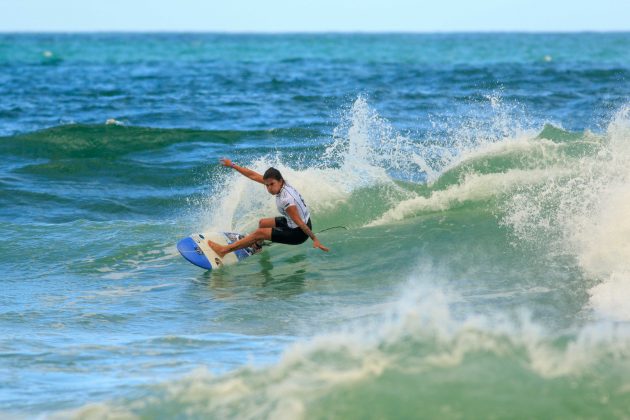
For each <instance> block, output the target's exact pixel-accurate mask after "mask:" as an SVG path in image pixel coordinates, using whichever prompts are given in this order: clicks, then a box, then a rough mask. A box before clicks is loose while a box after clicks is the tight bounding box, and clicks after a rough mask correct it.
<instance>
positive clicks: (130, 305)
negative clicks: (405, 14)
mask: <svg viewBox="0 0 630 420" xmlns="http://www.w3.org/2000/svg"><path fill="white" fill-rule="evenodd" d="M223 156H225V157H230V158H232V159H233V160H234V161H235V162H236V163H238V164H240V165H243V166H247V167H250V168H252V169H255V170H257V171H260V172H262V171H264V170H265V169H266V168H268V167H269V166H274V167H277V168H278V169H280V170H281V172H282V173H283V175H284V176H285V178H286V179H287V180H288V181H289V182H290V183H291V184H293V185H294V186H295V187H296V188H297V189H298V190H299V191H300V192H301V193H302V195H303V197H304V198H305V200H306V202H307V203H308V204H309V206H310V208H311V212H312V221H313V230H314V231H315V232H319V231H321V230H324V229H327V228H331V227H337V228H335V229H331V230H327V231H326V232H322V233H321V234H320V235H319V238H320V240H321V241H322V243H324V245H326V246H328V247H330V248H331V251H330V252H329V253H324V252H321V251H320V250H317V249H313V248H312V246H311V243H310V241H309V242H307V243H305V244H303V245H300V246H284V245H278V244H275V245H272V246H270V247H268V248H266V250H265V251H264V252H263V253H262V254H260V255H257V256H254V257H251V258H248V259H247V260H245V261H243V262H242V263H240V264H238V265H235V266H232V267H227V268H224V269H222V270H220V271H216V272H213V273H211V272H206V271H204V270H202V269H200V268H198V267H195V266H193V265H191V264H189V263H188V262H187V261H185V260H184V259H183V258H182V257H181V256H180V255H179V254H178V252H177V250H176V248H175V244H176V242H177V241H178V240H179V239H181V238H184V237H186V236H188V235H189V234H191V233H193V232H202V231H213V230H231V231H237V232H248V231H251V230H253V229H255V227H257V222H258V219H259V218H262V217H272V216H275V215H277V211H276V209H275V204H274V199H273V197H272V196H270V195H269V194H268V193H267V192H266V191H265V189H264V188H263V187H261V186H260V185H258V184H255V183H253V182H251V181H249V180H247V179H245V178H244V177H242V176H240V175H238V174H237V173H236V172H234V171H231V170H230V169H228V168H225V167H222V166H220V165H219V164H218V160H219V158H221V157H223ZM0 158H1V159H0V236H1V237H2V240H1V241H0V273H1V274H0V290H1V292H0V417H2V418H18V419H20V418H34V417H35V418H53V419H55V418H79V419H101V418H120V419H127V418H163V419H170V418H217V419H219V418H235V419H236V418H238V419H329V418H337V419H390V418H392V419H393V418H445V419H459V418H555V419H561V418H563V419H564V418H566V419H576V418H589V419H590V418H626V419H627V418H630V33H575V34H570V33H569V34H519V33H504V34H502V33H497V34H319V35H318V34H312V35H306V34H283V35H255V34H251V35H237V34H234V35H228V34H0ZM339 226H343V227H345V228H346V229H343V228H341V227H339Z"/></svg>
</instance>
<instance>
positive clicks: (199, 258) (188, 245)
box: [177, 232, 262, 270]
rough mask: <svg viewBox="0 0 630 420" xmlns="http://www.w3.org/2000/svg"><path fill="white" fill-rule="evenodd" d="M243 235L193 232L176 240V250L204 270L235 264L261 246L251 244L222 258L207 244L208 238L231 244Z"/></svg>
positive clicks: (222, 243) (258, 249) (256, 251)
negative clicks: (251, 245)
mask: <svg viewBox="0 0 630 420" xmlns="http://www.w3.org/2000/svg"><path fill="white" fill-rule="evenodd" d="M244 237H245V235H243V234H241V233H234V232H206V233H194V234H192V235H190V236H189V237H187V238H184V239H182V240H181V241H179V242H177V250H178V251H179V253H180V254H182V257H184V258H185V259H186V260H188V261H189V262H191V263H192V264H194V265H196V266H197V267H201V268H205V269H206V270H216V269H219V268H221V267H223V266H225V265H232V264H236V263H238V262H239V261H243V260H244V259H245V258H247V257H250V256H252V255H254V254H257V253H259V252H260V251H261V249H262V248H261V247H259V246H253V247H249V248H243V249H239V250H236V251H234V252H230V253H229V254H227V255H226V256H225V257H223V258H219V256H218V255H217V254H216V253H215V252H214V251H213V250H212V248H210V246H209V245H208V239H209V240H211V241H212V242H216V243H218V244H221V245H227V244H231V243H233V242H236V241H238V240H239V239H242V238H244Z"/></svg>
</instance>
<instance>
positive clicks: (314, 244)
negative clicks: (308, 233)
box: [313, 239, 330, 252]
mask: <svg viewBox="0 0 630 420" xmlns="http://www.w3.org/2000/svg"><path fill="white" fill-rule="evenodd" d="M313 248H319V249H321V250H322V251H325V252H328V251H330V249H328V248H326V247H325V246H324V245H322V243H321V242H319V241H318V240H317V239H316V240H314V241H313Z"/></svg>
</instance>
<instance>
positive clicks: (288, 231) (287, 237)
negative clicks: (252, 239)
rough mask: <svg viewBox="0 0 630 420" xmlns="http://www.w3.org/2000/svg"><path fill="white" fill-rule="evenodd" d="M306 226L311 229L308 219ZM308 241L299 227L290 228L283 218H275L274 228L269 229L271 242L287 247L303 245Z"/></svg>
mask: <svg viewBox="0 0 630 420" xmlns="http://www.w3.org/2000/svg"><path fill="white" fill-rule="evenodd" d="M306 226H308V228H309V229H312V227H311V219H308V222H306ZM307 239H308V235H307V234H306V233H304V232H303V231H302V229H300V228H299V227H296V228H290V227H289V225H288V224H287V219H286V218H285V217H276V227H274V228H272V229H271V242H277V243H280V244H287V245H299V244H303V243H304V242H305V241H306V240H307Z"/></svg>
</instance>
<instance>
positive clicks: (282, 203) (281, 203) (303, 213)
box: [276, 181, 311, 229]
mask: <svg viewBox="0 0 630 420" xmlns="http://www.w3.org/2000/svg"><path fill="white" fill-rule="evenodd" d="M276 206H278V211H279V212H280V214H281V215H283V216H284V217H285V218H286V219H287V225H288V226H289V227H290V228H292V229H295V228H296V227H298V225H296V224H295V222H294V221H293V219H291V217H290V216H289V215H288V214H287V208H288V207H289V206H296V207H297V210H298V214H299V215H300V218H301V219H302V220H303V221H304V223H307V222H308V219H310V217H311V212H310V211H309V210H308V206H307V205H306V203H305V202H304V199H303V198H302V196H301V195H300V193H299V192H297V190H296V189H295V188H293V187H292V186H290V185H289V184H287V182H286V181H285V182H284V185H283V186H282V189H281V190H280V192H279V193H278V195H276Z"/></svg>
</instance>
